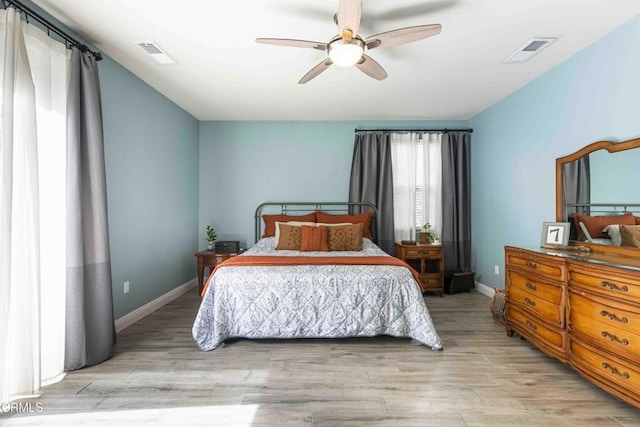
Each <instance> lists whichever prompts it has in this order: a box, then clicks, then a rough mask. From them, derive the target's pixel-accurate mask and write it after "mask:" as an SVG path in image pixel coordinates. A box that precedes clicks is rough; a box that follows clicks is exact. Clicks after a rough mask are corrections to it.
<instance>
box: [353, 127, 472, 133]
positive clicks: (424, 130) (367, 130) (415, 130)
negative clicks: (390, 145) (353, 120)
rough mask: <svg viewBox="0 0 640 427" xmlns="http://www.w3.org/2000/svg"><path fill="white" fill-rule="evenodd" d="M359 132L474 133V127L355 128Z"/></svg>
mask: <svg viewBox="0 0 640 427" xmlns="http://www.w3.org/2000/svg"><path fill="white" fill-rule="evenodd" d="M354 132H355V133H358V132H444V133H448V132H469V133H473V129H446V128H445V129H354Z"/></svg>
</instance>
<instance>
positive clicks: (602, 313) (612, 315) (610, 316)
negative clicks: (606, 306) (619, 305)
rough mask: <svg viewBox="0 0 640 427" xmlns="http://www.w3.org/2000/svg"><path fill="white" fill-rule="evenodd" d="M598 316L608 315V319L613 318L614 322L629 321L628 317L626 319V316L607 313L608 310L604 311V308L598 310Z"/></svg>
mask: <svg viewBox="0 0 640 427" xmlns="http://www.w3.org/2000/svg"><path fill="white" fill-rule="evenodd" d="M600 316H602V317H608V318H609V320H615V321H616V322H620V323H629V319H627V318H626V317H622V318H619V317H618V316H616V315H615V314H613V313H609V312H608V311H605V310H602V311H601V312H600Z"/></svg>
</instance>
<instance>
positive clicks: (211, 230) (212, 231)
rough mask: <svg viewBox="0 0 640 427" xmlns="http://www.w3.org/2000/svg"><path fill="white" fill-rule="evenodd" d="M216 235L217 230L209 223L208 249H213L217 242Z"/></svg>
mask: <svg viewBox="0 0 640 427" xmlns="http://www.w3.org/2000/svg"><path fill="white" fill-rule="evenodd" d="M216 237H217V236H216V230H215V229H214V228H213V227H212V226H210V225H207V244H208V245H207V249H209V250H211V249H213V245H214V244H215V242H216Z"/></svg>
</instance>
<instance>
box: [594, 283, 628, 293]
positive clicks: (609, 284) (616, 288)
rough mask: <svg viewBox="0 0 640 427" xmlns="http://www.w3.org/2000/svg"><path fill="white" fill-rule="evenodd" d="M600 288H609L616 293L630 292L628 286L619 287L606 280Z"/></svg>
mask: <svg viewBox="0 0 640 427" xmlns="http://www.w3.org/2000/svg"><path fill="white" fill-rule="evenodd" d="M600 287H602V288H609V289H610V290H612V291H616V292H627V291H628V290H629V288H628V287H627V286H626V285H623V286H618V285H616V284H615V283H611V282H607V281H606V280H603V281H602V282H600Z"/></svg>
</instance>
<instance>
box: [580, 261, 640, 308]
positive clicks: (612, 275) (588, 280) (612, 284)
mask: <svg viewBox="0 0 640 427" xmlns="http://www.w3.org/2000/svg"><path fill="white" fill-rule="evenodd" d="M568 283H569V286H570V287H575V288H578V289H583V290H585V291H587V292H594V293H597V294H600V295H604V296H607V297H611V298H620V299H623V300H625V301H629V302H640V278H639V277H638V275H637V274H636V275H635V277H634V276H631V275H626V274H624V272H623V270H622V269H619V268H617V269H607V268H606V267H595V266H591V265H590V266H589V267H584V266H582V265H580V264H573V263H571V264H569V272H568Z"/></svg>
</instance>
